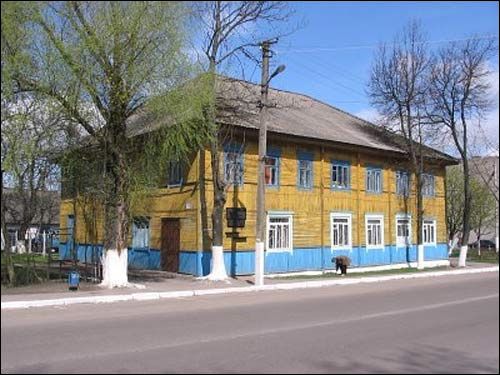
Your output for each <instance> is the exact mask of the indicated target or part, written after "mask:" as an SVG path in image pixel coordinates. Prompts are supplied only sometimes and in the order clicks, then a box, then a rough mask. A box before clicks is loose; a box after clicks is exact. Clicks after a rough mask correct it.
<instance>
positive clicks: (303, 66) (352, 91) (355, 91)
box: [290, 59, 366, 98]
mask: <svg viewBox="0 0 500 375" xmlns="http://www.w3.org/2000/svg"><path fill="white" fill-rule="evenodd" d="M290 61H291V62H293V63H294V64H296V65H297V66H299V67H301V68H302V69H304V70H305V71H306V72H310V73H314V74H316V75H317V76H318V77H321V78H323V79H326V80H328V81H329V82H331V83H332V84H333V85H336V86H339V87H341V88H343V89H345V90H348V91H350V92H351V93H354V94H356V95H358V96H360V97H362V98H365V97H366V95H365V94H363V93H360V92H359V91H357V90H355V89H353V88H352V87H349V86H346V85H344V84H342V83H339V82H335V81H333V80H332V78H331V77H329V76H328V75H326V74H323V73H321V72H318V71H317V70H315V69H312V68H311V67H310V66H306V65H304V64H302V63H301V62H299V61H297V60H295V59H290ZM335 89H336V90H337V89H338V88H335Z"/></svg>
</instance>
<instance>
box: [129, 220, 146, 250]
mask: <svg viewBox="0 0 500 375" xmlns="http://www.w3.org/2000/svg"><path fill="white" fill-rule="evenodd" d="M132 247H133V248H135V249H146V248H149V218H146V217H136V218H134V220H133V223H132Z"/></svg>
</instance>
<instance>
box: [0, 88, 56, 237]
mask: <svg viewBox="0 0 500 375" xmlns="http://www.w3.org/2000/svg"><path fill="white" fill-rule="evenodd" d="M6 107H7V109H5V111H4V114H6V116H5V120H4V118H2V168H3V170H4V176H3V177H4V180H5V186H6V187H7V188H10V189H9V190H8V193H6V197H8V199H6V202H5V207H4V208H5V210H6V211H7V212H8V213H9V215H10V217H11V218H13V219H14V220H15V221H16V222H17V223H19V224H20V229H19V231H18V235H19V238H18V242H19V243H20V244H24V238H25V234H26V231H27V229H28V227H29V226H30V225H31V224H33V223H34V220H39V221H43V217H44V216H46V215H47V214H48V213H49V212H53V205H54V204H57V202H54V201H53V200H51V199H48V196H47V194H45V193H44V192H46V191H47V190H54V189H55V188H56V183H55V182H56V180H57V179H58V168H57V165H56V164H55V163H54V162H53V161H52V160H51V159H50V155H51V152H52V150H53V148H55V147H57V145H58V144H60V143H61V141H62V139H61V137H62V132H61V116H60V114H59V113H57V112H55V111H52V110H51V109H50V106H48V105H47V103H46V102H45V101H43V100H40V98H37V97H33V96H29V97H27V96H25V97H20V98H18V100H17V101H16V102H15V103H14V102H10V103H9V105H6ZM6 112H8V113H6Z"/></svg>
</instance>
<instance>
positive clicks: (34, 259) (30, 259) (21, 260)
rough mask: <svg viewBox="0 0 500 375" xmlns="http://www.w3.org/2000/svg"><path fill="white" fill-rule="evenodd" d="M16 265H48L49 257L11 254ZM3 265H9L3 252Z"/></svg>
mask: <svg viewBox="0 0 500 375" xmlns="http://www.w3.org/2000/svg"><path fill="white" fill-rule="evenodd" d="M11 257H12V262H13V263H14V264H28V263H29V264H47V259H48V257H47V256H43V255H42V254H36V253H31V254H28V253H25V254H11ZM1 259H2V265H4V264H6V263H7V255H6V254H5V253H4V252H3V251H2V258H1Z"/></svg>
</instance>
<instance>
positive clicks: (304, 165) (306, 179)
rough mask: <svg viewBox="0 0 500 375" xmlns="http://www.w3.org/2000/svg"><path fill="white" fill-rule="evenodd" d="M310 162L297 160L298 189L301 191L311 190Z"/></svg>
mask: <svg viewBox="0 0 500 375" xmlns="http://www.w3.org/2000/svg"><path fill="white" fill-rule="evenodd" d="M312 165H313V163H312V161H311V160H299V172H298V177H299V181H298V183H299V187H300V188H302V189H311V188H312Z"/></svg>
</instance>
